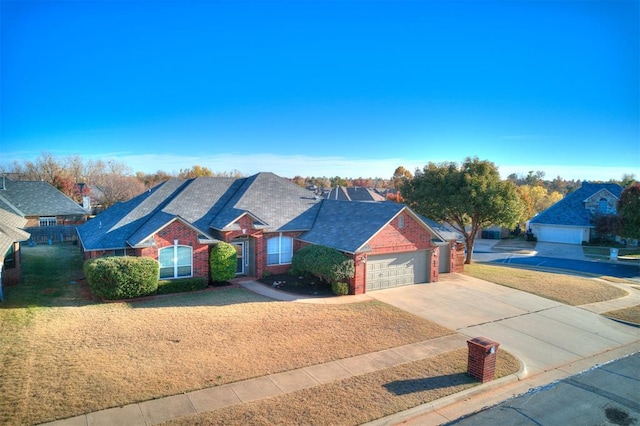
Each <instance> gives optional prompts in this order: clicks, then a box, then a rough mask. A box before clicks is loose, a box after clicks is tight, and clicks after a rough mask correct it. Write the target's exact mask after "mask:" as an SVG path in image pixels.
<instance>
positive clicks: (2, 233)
mask: <svg viewBox="0 0 640 426" xmlns="http://www.w3.org/2000/svg"><path fill="white" fill-rule="evenodd" d="M26 224H27V219H24V218H22V217H20V216H18V215H16V214H14V213H11V212H9V211H7V210H5V209H0V254H2V258H0V259H4V255H5V253H6V252H7V250H9V248H10V247H11V245H12V244H13V243H14V242H16V241H26V240H28V239H29V233H28V232H25V231H23V230H22V229H21V228H24V227H25V225H26Z"/></svg>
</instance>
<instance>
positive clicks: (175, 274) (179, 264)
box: [158, 244, 193, 279]
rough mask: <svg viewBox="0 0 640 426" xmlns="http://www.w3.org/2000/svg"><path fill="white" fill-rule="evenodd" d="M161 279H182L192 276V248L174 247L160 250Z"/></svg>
mask: <svg viewBox="0 0 640 426" xmlns="http://www.w3.org/2000/svg"><path fill="white" fill-rule="evenodd" d="M158 261H159V262H160V278H161V279H166V278H182V277H190V276H191V265H192V263H193V249H192V248H191V247H190V246H180V245H177V244H176V245H173V246H169V247H165V248H161V249H160V250H158Z"/></svg>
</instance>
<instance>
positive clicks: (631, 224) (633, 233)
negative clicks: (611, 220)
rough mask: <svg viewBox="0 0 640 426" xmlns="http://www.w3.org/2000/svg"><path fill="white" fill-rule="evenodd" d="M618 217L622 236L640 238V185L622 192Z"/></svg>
mask: <svg viewBox="0 0 640 426" xmlns="http://www.w3.org/2000/svg"><path fill="white" fill-rule="evenodd" d="M618 216H619V218H620V222H621V225H622V230H621V232H622V234H623V235H622V236H624V237H630V238H640V183H634V184H633V185H631V186H628V187H627V188H625V189H624V191H622V194H621V195H620V200H619V201H618Z"/></svg>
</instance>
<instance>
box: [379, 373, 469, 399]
mask: <svg viewBox="0 0 640 426" xmlns="http://www.w3.org/2000/svg"><path fill="white" fill-rule="evenodd" d="M473 383H479V382H478V381H477V380H475V379H473V378H472V377H471V376H469V375H467V374H466V373H456V374H446V375H444V376H437V377H425V378H423V379H411V380H396V381H394V382H390V383H387V384H385V385H384V388H385V389H387V390H388V391H389V392H390V393H392V394H394V395H397V396H401V395H408V394H410V393H416V392H423V391H429V390H433V389H443V388H448V387H453V386H460V385H467V384H473Z"/></svg>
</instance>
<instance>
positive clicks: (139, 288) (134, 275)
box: [83, 256, 160, 300]
mask: <svg viewBox="0 0 640 426" xmlns="http://www.w3.org/2000/svg"><path fill="white" fill-rule="evenodd" d="M83 269H84V274H85V276H86V277H87V282H88V283H89V287H91V290H92V291H93V293H94V294H95V295H96V296H98V297H101V298H102V299H109V300H114V299H130V298H132V297H140V296H147V295H150V294H155V293H156V292H157V291H158V274H159V271H160V265H159V263H158V261H157V260H155V259H151V258H149V257H133V256H118V257H99V258H97V259H90V260H88V261H86V262H85V263H84V265H83Z"/></svg>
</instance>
